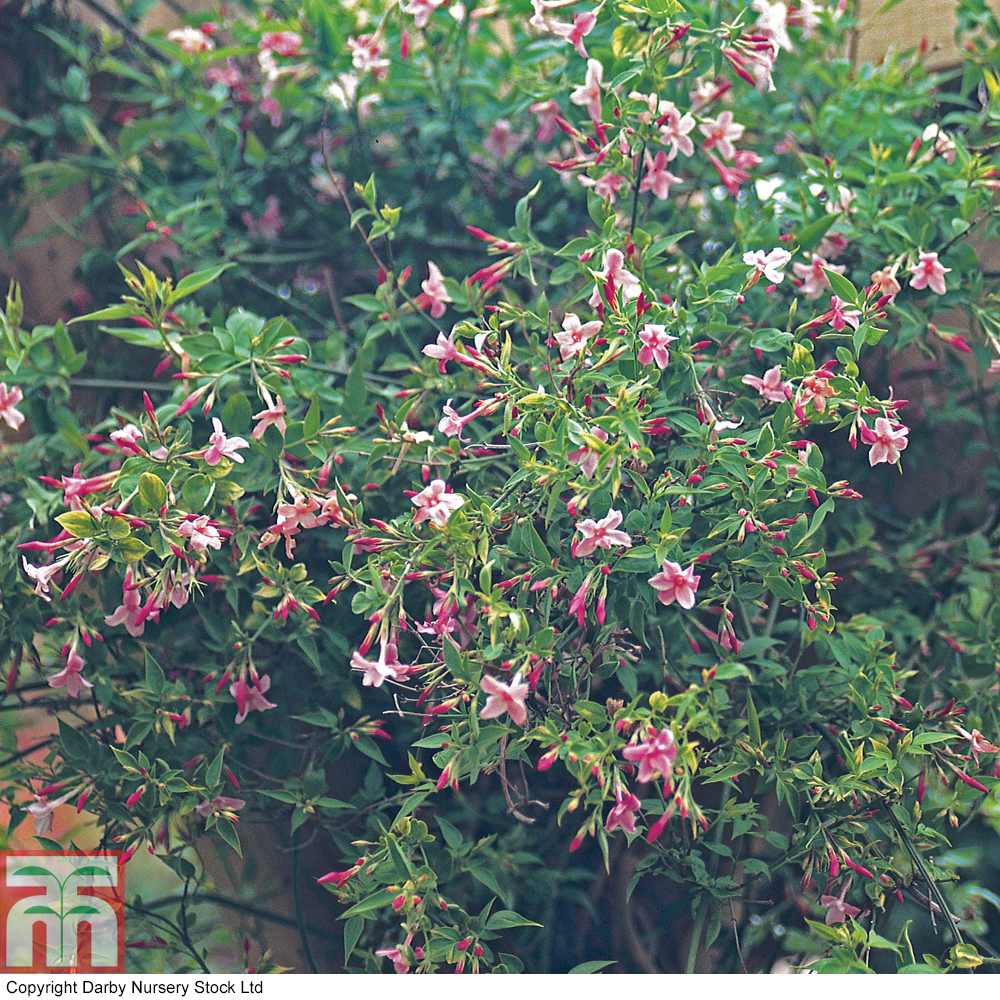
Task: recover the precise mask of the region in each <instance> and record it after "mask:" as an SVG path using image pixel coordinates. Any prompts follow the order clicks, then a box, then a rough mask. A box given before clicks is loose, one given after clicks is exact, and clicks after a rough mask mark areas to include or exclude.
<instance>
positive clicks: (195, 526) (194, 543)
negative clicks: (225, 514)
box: [177, 459, 242, 552]
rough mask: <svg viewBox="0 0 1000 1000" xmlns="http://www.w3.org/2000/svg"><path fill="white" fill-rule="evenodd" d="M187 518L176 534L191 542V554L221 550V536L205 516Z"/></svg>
mask: <svg viewBox="0 0 1000 1000" xmlns="http://www.w3.org/2000/svg"><path fill="white" fill-rule="evenodd" d="M241 461H242V459H241ZM188 517H189V519H188V520H187V521H184V522H183V524H181V525H180V527H179V528H178V529H177V534H178V535H181V536H183V537H184V538H189V539H190V540H191V541H190V545H191V550H192V551H193V552H204V551H205V549H221V548H222V536H221V535H220V534H219V532H218V531H217V530H216V528H215V527H214V526H213V525H211V524H209V523H208V515H207V514H202V515H201V517H194V518H192V517H191V516H190V515H188Z"/></svg>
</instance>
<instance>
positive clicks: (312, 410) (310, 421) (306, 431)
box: [302, 396, 320, 438]
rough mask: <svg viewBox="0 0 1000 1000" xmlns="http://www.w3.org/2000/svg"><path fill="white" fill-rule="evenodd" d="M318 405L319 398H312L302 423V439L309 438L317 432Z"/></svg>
mask: <svg viewBox="0 0 1000 1000" xmlns="http://www.w3.org/2000/svg"><path fill="white" fill-rule="evenodd" d="M319 419H320V405H319V396H313V401H312V402H311V403H310V404H309V410H308V411H307V413H306V416H305V419H304V420H303V421H302V437H303V438H311V437H313V436H315V434H316V432H317V431H318V430H319Z"/></svg>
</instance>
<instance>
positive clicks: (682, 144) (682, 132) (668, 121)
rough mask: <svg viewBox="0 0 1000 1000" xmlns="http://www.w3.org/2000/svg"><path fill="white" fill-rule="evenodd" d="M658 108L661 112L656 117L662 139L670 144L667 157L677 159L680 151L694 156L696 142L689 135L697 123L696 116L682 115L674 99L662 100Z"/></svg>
mask: <svg viewBox="0 0 1000 1000" xmlns="http://www.w3.org/2000/svg"><path fill="white" fill-rule="evenodd" d="M657 110H658V111H659V114H660V117H659V118H657V119H656V124H657V125H658V126H659V128H660V139H661V140H662V141H663V142H664V143H669V144H670V151H669V152H668V153H667V159H668V160H673V159H676V157H677V154H678V153H679V152H680V153H683V154H684V155H685V156H694V143H693V142H692V141H691V138H690V136H689V135H688V132H690V131H691V130H692V129H693V128H694V127H695V125H696V124H697V123H696V122H695V120H694V116H693V115H691V114H685V115H684V116H683V117H681V113H680V112H679V111H678V110H677V107H676V106H675V105H674V104H673V102H672V101H660V103H659V105H658V106H657Z"/></svg>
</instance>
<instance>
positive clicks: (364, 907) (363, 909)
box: [341, 889, 390, 919]
mask: <svg viewBox="0 0 1000 1000" xmlns="http://www.w3.org/2000/svg"><path fill="white" fill-rule="evenodd" d="M389 902H390V900H389V896H388V895H386V893H385V891H384V890H382V889H380V890H379V891H378V892H376V893H373V894H372V895H371V896H366V897H365V898H364V899H362V900H361V901H360V902H359V903H355V904H354V905H353V906H352V907H351V908H350V909H349V910H346V911H345V912H344V913H343V914H341V917H342V918H345V919H346V918H348V917H354V916H357V915H358V914H360V913H371V912H372V911H373V910H381V909H382V908H383V907H386V906H388V905H389Z"/></svg>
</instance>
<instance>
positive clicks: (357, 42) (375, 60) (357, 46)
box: [347, 34, 389, 79]
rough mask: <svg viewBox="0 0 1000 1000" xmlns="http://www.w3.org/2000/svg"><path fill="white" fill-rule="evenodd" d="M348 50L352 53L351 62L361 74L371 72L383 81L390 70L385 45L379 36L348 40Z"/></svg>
mask: <svg viewBox="0 0 1000 1000" xmlns="http://www.w3.org/2000/svg"><path fill="white" fill-rule="evenodd" d="M347 48H348V50H349V51H350V53H351V62H352V63H353V64H354V68H355V69H356V70H357V71H358V72H359V73H367V72H369V71H371V72H372V73H374V74H375V76H377V77H378V78H379V79H383V78H384V77H385V75H386V72H387V71H388V69H389V60H388V59H386V58H385V43H384V42H383V41H382V39H381V38H379V37H378V35H370V34H369V35H358V37H357V38H348V39H347Z"/></svg>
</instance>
